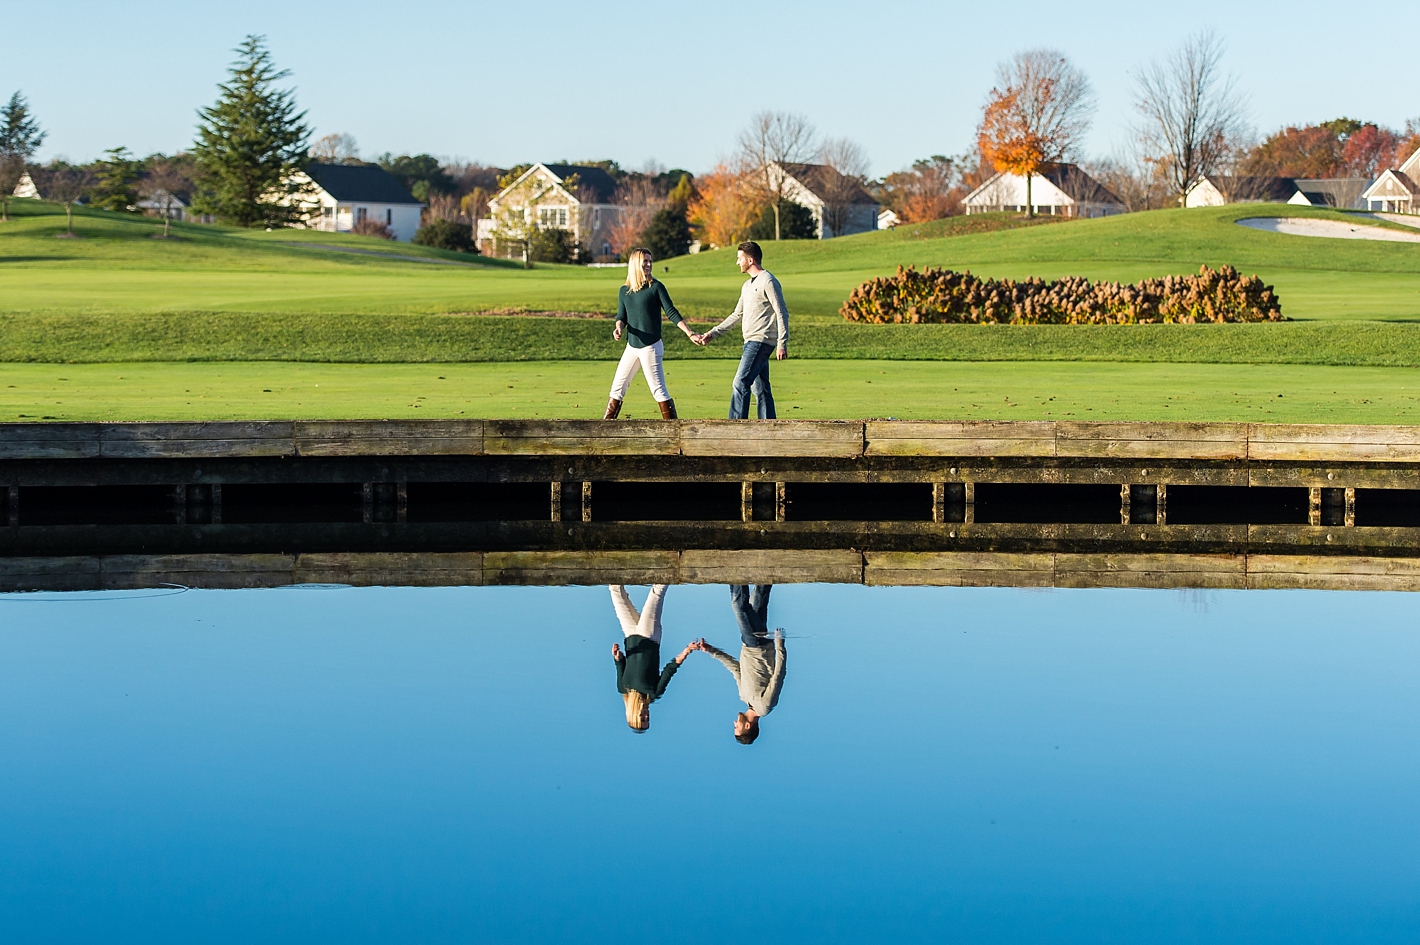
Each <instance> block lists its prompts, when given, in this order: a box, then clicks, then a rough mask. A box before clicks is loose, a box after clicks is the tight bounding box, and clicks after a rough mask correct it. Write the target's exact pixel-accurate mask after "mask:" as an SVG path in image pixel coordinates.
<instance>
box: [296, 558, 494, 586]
mask: <svg viewBox="0 0 1420 945" xmlns="http://www.w3.org/2000/svg"><path fill="white" fill-rule="evenodd" d="M295 578H296V581H297V582H298V583H301V584H354V585H358V586H361V587H375V586H379V587H477V586H479V585H481V584H482V583H483V555H482V554H480V553H478V552H454V553H430V552H408V553H405V552H370V553H354V554H352V553H334V554H302V555H300V556H299V557H298V558H297V559H296V566H295Z"/></svg>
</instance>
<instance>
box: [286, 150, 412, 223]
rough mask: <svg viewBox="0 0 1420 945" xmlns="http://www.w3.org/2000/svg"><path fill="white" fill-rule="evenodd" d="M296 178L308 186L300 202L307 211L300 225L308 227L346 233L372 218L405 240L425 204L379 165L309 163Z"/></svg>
mask: <svg viewBox="0 0 1420 945" xmlns="http://www.w3.org/2000/svg"><path fill="white" fill-rule="evenodd" d="M295 180H296V181H297V182H298V183H301V184H303V185H306V186H308V187H309V188H310V193H309V194H308V195H307V196H306V197H305V198H304V199H303V200H302V201H301V203H302V205H303V206H305V207H306V208H307V210H308V214H307V217H306V220H305V223H304V224H303V225H304V226H305V227H306V228H307V229H313V230H326V231H328V232H332V233H347V232H349V231H350V230H351V229H352V228H353V227H354V226H355V224H357V223H360V222H361V221H363V220H375V221H377V222H379V223H383V224H384V225H385V226H387V227H389V229H390V232H391V233H393V234H394V238H395V239H397V240H400V241H402V242H406V243H407V242H409V241H410V240H412V239H413V238H414V234H415V233H417V232H418V231H419V219H420V213H421V212H422V211H423V208H424V205H423V204H422V203H420V202H419V201H418V200H415V199H414V198H413V197H411V196H410V194H409V191H408V190H406V189H405V186H404V184H402V183H400V181H399V178H397V177H395V176H394V175H393V174H391V173H389V172H388V171H386V170H385V169H384V168H382V167H376V166H374V165H370V164H312V165H310V167H308V168H307V169H306V172H305V173H304V174H297V175H295Z"/></svg>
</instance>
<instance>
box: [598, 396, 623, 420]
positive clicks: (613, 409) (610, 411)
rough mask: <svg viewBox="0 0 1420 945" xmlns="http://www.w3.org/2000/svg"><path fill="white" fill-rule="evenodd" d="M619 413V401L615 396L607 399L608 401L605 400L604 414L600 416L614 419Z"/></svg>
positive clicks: (605, 418)
mask: <svg viewBox="0 0 1420 945" xmlns="http://www.w3.org/2000/svg"><path fill="white" fill-rule="evenodd" d="M620 413H621V401H619V400H616V399H615V398H613V399H611V400H608V401H607V402H606V416H605V417H602V419H603V420H615V419H616V418H617V415H618V414H620Z"/></svg>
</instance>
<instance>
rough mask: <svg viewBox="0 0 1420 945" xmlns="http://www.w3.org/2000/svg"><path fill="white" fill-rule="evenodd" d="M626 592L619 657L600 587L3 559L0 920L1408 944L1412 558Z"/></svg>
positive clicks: (572, 936)
mask: <svg viewBox="0 0 1420 945" xmlns="http://www.w3.org/2000/svg"><path fill="white" fill-rule="evenodd" d="M650 590H651V589H649V588H647V587H632V588H628V589H627V600H628V601H629V602H630V605H631V607H633V608H636V609H641V608H643V605H644V602H645V601H646V599H647V595H648V593H650ZM661 600H662V602H663V608H664V609H663V611H662V619H663V624H664V630H663V640H662V652H661V653H660V654H659V656H657V654H654V653H647V652H645V646H644V644H645V641H644V639H635V640H629V641H628V638H626V637H625V635H624V631H623V629H622V628H621V626H620V624H619V622H618V617H617V614H616V612H615V611H614V608H613V594H609V593H608V589H607V588H606V587H558V588H550V587H516V588H514V587H505V588H493V587H485V588H458V587H453V588H423V589H409V588H358V589H357V588H345V587H337V586H305V587H295V588H283V589H272V590H240V591H197V590H193V591H183V590H181V589H176V588H175V589H171V590H155V591H110V592H95V593H78V594H57V593H43V594H11V595H0V757H3V758H4V762H3V764H0V927H3V928H5V929H6V930H7V934H6V938H7V939H8V940H10V941H16V942H19V941H23V942H27V943H28V942H67V941H104V942H109V943H113V942H144V943H155V942H195V941H201V942H208V943H221V942H243V943H245V942H251V941H263V942H310V941H338V942H391V941H403V942H450V943H452V942H520V943H528V942H584V941H623V942H624V941H669V942H707V943H709V942H714V943H722V942H730V941H764V942H877V941H990V942H1038V941H1050V942H1116V941H1117V942H1135V941H1145V940H1148V941H1154V942H1196V941H1208V942H1255V941H1261V940H1268V941H1287V942H1328V943H1335V942H1368V943H1376V942H1401V941H1406V942H1410V941H1414V940H1415V936H1416V933H1417V928H1420V893H1417V889H1420V882H1417V881H1420V806H1417V805H1416V803H1415V798H1416V796H1417V792H1418V791H1420V751H1417V745H1420V685H1417V683H1420V633H1417V624H1416V613H1417V603H1420V599H1417V598H1416V597H1414V596H1407V595H1404V594H1394V593H1371V594H1362V593H1344V592H1308V591H1248V592H1241V591H1214V592H1201V591H1144V590H1140V591H1134V590H1040V591H1032V590H1019V589H986V588H980V589H973V588H913V587H894V588H872V587H862V586H836V585H780V586H777V587H775V588H774V589H773V591H772V593H771V594H770V595H769V596H768V598H767V613H765V614H764V616H765V618H766V621H765V624H764V626H765V628H766V629H770V630H773V629H774V628H782V644H780V646H782V653H780V652H778V651H777V650H776V644H775V643H774V641H773V640H772V639H771V640H769V641H767V645H766V641H764V640H763V639H762V638H761V637H758V636H756V635H754V634H753V633H752V634H751V636H750V643H751V644H753V645H752V646H751V645H748V644H746V642H745V640H744V639H742V634H741V630H740V629H739V624H738V623H737V620H736V613H737V611H735V610H732V601H733V592H732V591H731V590H728V589H727V588H726V586H724V585H699V586H688V585H682V586H672V587H669V588H667V589H666V590H665V591H664V595H663V596H662V597H661ZM764 602H765V601H764V600H763V599H762V598H756V599H754V600H753V601H752V603H756V604H758V603H764ZM738 613H739V614H740V615H743V614H744V610H743V609H742V610H740V611H738ZM635 616H636V615H635V614H631V615H630V617H631V619H632V620H633V621H634V619H635ZM747 620H748V622H749V623H750V624H753V620H752V619H751V618H747ZM649 623H650V622H649V620H648V621H647V622H646V623H644V624H641V625H640V626H641V627H642V628H643V629H644V628H645V627H648V626H649ZM751 630H752V631H753V630H756V627H755V626H751ZM701 637H704V638H705V639H706V640H707V641H708V643H709V644H710V645H713V647H715V648H718V649H719V650H720V651H722V652H721V654H720V655H717V654H716V653H713V652H702V651H694V650H693V651H691V652H690V653H689V654H688V656H687V658H686V660H685V662H684V663H683V664H682V665H681V666H680V667H679V669H678V671H677V672H675V673H674V674H673V675H672V676H671V677H670V678H669V680H668V681H667V682H666V684H665V687H664V693H663V694H662V695H661V697H660V698H659V699H657V700H656V701H655V702H653V703H651V705H650V707H649V712H648V714H649V720H650V724H649V728H648V729H647V730H646V731H645V732H644V733H640V732H636V731H633V730H632V728H631V727H630V726H629V725H628V717H629V713H628V710H627V705H626V701H627V700H625V699H624V698H623V697H622V695H620V694H619V692H618V688H617V681H618V678H621V679H622V681H623V682H627V681H629V680H630V679H631V677H633V676H635V675H636V673H637V672H641V671H645V670H646V665H647V664H649V663H654V667H653V668H652V669H651V670H650V671H649V672H648V673H647V674H648V675H650V676H651V677H653V686H652V688H655V686H656V685H658V684H659V678H658V677H657V673H658V671H659V666H660V664H662V663H665V662H667V661H670V660H671V659H672V658H673V657H674V656H676V655H677V654H678V653H680V652H681V650H682V647H685V646H686V645H687V644H688V643H691V642H692V641H694V640H698V639H699V638H701ZM771 637H772V633H771ZM613 644H616V645H617V646H618V648H619V649H620V648H622V647H625V651H623V653H622V655H623V658H624V659H627V660H628V662H626V663H625V664H623V667H624V668H623V669H622V670H621V671H620V673H618V664H617V663H616V662H614V661H613V657H612V652H611V649H612V645H613ZM628 652H629V653H630V654H631V655H630V656H629V657H628V656H627V653H628ZM731 664H734V665H737V666H738V667H739V669H740V676H741V681H742V682H745V683H746V685H745V687H744V688H746V689H747V690H751V691H749V692H748V695H749V696H750V697H751V698H752V699H757V700H759V702H758V703H757V704H759V706H760V708H768V709H770V711H768V712H767V714H764V715H763V716H762V717H760V718H757V719H752V720H749V721H750V722H753V723H755V724H756V725H757V737H754V738H753V739H750V738H746V737H743V736H744V734H745V731H744V730H745V729H746V725H747V723H746V717H745V716H742V715H740V713H743V712H745V711H746V710H747V707H748V706H749V703H747V702H746V701H743V700H742V699H741V692H740V691H739V688H740V687H737V685H736V678H735V676H734V675H733V674H732V672H731V671H730V665H731ZM776 667H779V668H782V669H783V674H782V680H779V681H778V682H777V683H776V680H775V668H776ZM756 683H762V684H763V685H761V686H760V687H759V688H758V689H756V688H755V684H756ZM776 689H777V692H775V690H776ZM776 696H777V702H776V701H775V699H774V697H776ZM637 718H638V720H639V716H637ZM737 723H738V728H739V729H740V730H741V736H742V737H740V738H737V736H736V730H737ZM745 741H752V743H750V744H744V743H743V742H745Z"/></svg>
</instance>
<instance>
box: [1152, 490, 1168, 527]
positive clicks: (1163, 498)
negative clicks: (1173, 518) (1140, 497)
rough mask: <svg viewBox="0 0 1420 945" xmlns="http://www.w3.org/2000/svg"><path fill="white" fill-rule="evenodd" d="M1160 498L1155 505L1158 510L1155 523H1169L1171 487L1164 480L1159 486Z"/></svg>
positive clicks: (1155, 514)
mask: <svg viewBox="0 0 1420 945" xmlns="http://www.w3.org/2000/svg"><path fill="white" fill-rule="evenodd" d="M1157 495H1158V500H1157V504H1156V505H1155V506H1154V507H1155V508H1156V509H1157V510H1158V511H1156V512H1155V513H1154V524H1155V525H1167V524H1168V523H1169V487H1168V486H1166V485H1164V484H1163V483H1162V482H1161V483H1159V486H1158V493H1157Z"/></svg>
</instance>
